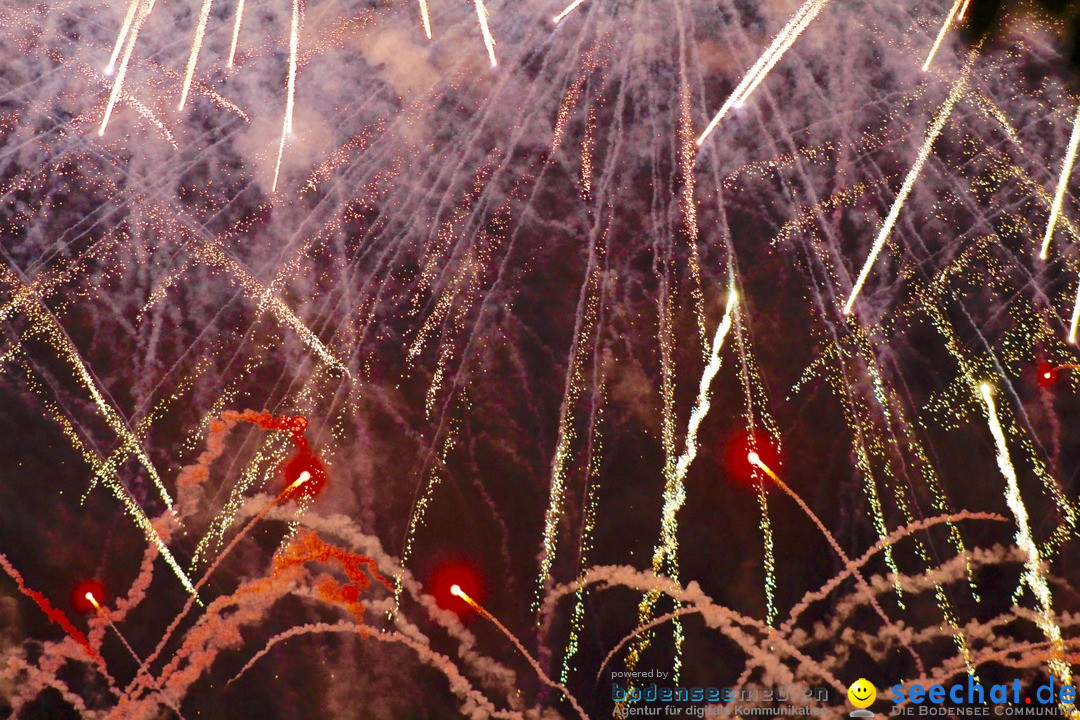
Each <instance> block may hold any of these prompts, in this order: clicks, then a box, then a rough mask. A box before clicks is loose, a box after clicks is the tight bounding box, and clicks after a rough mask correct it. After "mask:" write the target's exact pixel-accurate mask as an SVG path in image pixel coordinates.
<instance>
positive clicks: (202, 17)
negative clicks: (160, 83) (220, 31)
mask: <svg viewBox="0 0 1080 720" xmlns="http://www.w3.org/2000/svg"><path fill="white" fill-rule="evenodd" d="M213 1H214V0H203V4H202V9H201V10H200V11H199V21H198V23H197V24H196V25H195V38H194V39H193V40H192V41H191V52H190V53H189V54H188V61H187V72H186V73H185V74H184V86H183V88H182V89H181V90H180V105H179V106H178V107H177V109H178V110H183V109H184V105H185V104H187V97H188V91H189V90H190V89H191V81H192V79H193V78H194V77H195V66H196V65H197V64H198V62H199V51H200V50H201V49H202V44H203V37H204V36H205V35H206V23H207V21H208V20H210V6H211V4H212V3H213Z"/></svg>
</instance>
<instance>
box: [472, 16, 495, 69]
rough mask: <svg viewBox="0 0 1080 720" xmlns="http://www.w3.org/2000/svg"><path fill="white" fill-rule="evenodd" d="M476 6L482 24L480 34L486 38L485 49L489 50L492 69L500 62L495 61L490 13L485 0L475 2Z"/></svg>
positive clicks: (478, 18) (477, 17)
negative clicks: (489, 22)
mask: <svg viewBox="0 0 1080 720" xmlns="http://www.w3.org/2000/svg"><path fill="white" fill-rule="evenodd" d="M473 3H474V4H475V5H476V19H477V20H478V21H479V22H480V32H481V33H482V34H483V36H484V47H486V48H487V54H488V59H489V60H490V61H491V67H495V66H496V65H498V64H499V63H498V61H496V60H495V38H493V37H492V36H491V30H490V29H489V28H488V11H487V8H486V7H484V0H473Z"/></svg>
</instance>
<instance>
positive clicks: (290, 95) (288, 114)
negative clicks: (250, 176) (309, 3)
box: [271, 0, 300, 192]
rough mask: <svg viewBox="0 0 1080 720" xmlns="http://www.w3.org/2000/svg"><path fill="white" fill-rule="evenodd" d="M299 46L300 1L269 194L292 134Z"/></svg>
mask: <svg viewBox="0 0 1080 720" xmlns="http://www.w3.org/2000/svg"><path fill="white" fill-rule="evenodd" d="M299 45H300V0H293V2H292V23H291V24H290V29H289V76H288V78H287V80H286V89H285V121H284V123H283V124H282V127H281V144H280V145H278V154H277V162H276V163H275V164H274V183H273V186H272V187H271V192H277V184H278V175H279V174H280V173H281V156H282V155H283V154H284V152H285V138H286V137H287V136H288V135H289V134H290V133H291V132H292V116H293V102H294V100H295V97H296V51H297V48H298V46H299Z"/></svg>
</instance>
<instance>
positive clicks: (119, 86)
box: [98, 0, 153, 137]
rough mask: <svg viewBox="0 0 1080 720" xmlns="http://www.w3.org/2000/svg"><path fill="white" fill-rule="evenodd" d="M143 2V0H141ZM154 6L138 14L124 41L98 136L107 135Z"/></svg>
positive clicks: (147, 7) (148, 6)
mask: <svg viewBox="0 0 1080 720" xmlns="http://www.w3.org/2000/svg"><path fill="white" fill-rule="evenodd" d="M139 2H140V3H141V2H142V0H139ZM152 8H153V4H152V3H151V4H149V5H146V6H145V9H143V10H141V11H140V12H138V13H137V14H136V20H135V25H134V27H132V28H131V30H130V31H129V32H128V34H127V39H126V40H125V42H124V54H123V56H122V57H121V59H120V69H119V71H117V73H116V79H115V80H113V86H112V92H111V93H109V102H108V104H107V105H106V106H105V114H104V115H103V116H102V118H101V127H100V128H98V136H99V137H101V136H104V135H105V128H107V127H108V126H109V118H111V117H112V113H113V108H114V107H116V102H117V101H118V100H119V99H120V93H121V92H123V89H124V78H125V77H126V76H127V69H128V63H129V62H130V61H131V53H132V51H133V50H134V49H135V40H136V39H138V37H139V30H141V29H142V25H143V23H144V22H145V21H146V18H147V16H149V15H150V10H151V9H152Z"/></svg>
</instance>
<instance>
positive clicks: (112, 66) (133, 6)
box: [105, 0, 141, 75]
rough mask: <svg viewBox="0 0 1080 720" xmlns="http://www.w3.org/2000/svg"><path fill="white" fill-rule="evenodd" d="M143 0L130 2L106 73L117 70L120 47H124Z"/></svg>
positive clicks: (109, 73)
mask: <svg viewBox="0 0 1080 720" xmlns="http://www.w3.org/2000/svg"><path fill="white" fill-rule="evenodd" d="M140 2H141V0H131V2H130V3H129V4H128V9H127V13H126V14H125V15H124V23H123V25H121V26H120V33H119V34H118V35H117V36H116V43H115V44H114V45H113V50H112V55H110V56H109V64H108V65H106V66H105V74H106V75H112V74H113V72H114V71H115V70H116V61H117V59H118V58H119V57H120V49H121V48H123V47H124V39H125V38H127V34H128V31H129V30H131V24H132V23H133V22H134V21H135V11H136V10H138V9H139V3H140Z"/></svg>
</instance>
